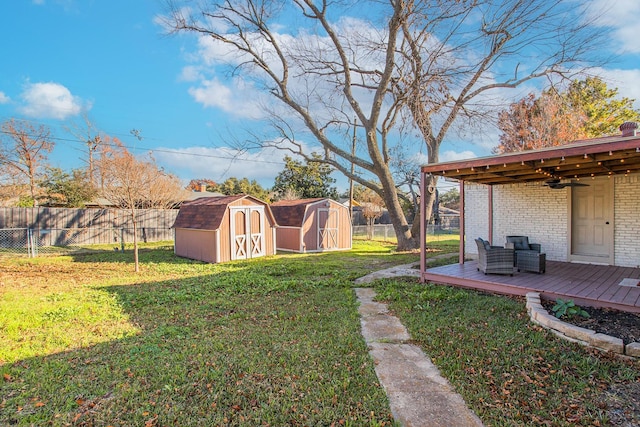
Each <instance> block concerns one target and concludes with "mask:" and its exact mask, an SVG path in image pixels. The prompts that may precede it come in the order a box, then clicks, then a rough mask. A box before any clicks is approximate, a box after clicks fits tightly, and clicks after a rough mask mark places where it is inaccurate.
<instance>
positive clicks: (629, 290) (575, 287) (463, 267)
mask: <svg viewBox="0 0 640 427" xmlns="http://www.w3.org/2000/svg"><path fill="white" fill-rule="evenodd" d="M546 269H547V271H546V273H544V274H536V273H528V272H518V271H516V270H515V269H514V274H513V276H509V275H498V274H487V275H485V274H484V273H482V272H479V271H478V270H477V262H475V261H468V262H466V263H464V264H451V265H445V266H442V267H434V268H429V269H427V270H426V271H425V272H423V273H422V278H423V279H424V281H429V282H435V283H443V284H448V285H455V286H460V287H465V288H472V289H478V290H485V291H489V292H495V293H500V294H506V295H526V294H527V293H528V292H539V293H540V295H541V296H542V297H543V298H546V299H550V300H555V299H557V298H563V299H570V300H573V301H574V302H575V303H576V304H579V305H586V306H590V307H609V308H614V309H617V310H621V311H627V312H632V313H640V286H637V284H636V286H621V285H620V282H621V281H622V280H623V279H637V281H638V282H640V268H630V267H614V266H603V265H593V264H575V263H567V262H556V261H547V263H546ZM627 282H633V280H631V281H627Z"/></svg>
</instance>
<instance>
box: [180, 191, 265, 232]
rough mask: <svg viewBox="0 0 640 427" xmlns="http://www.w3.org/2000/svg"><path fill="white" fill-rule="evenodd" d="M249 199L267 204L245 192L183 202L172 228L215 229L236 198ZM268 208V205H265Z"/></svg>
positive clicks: (218, 226)
mask: <svg viewBox="0 0 640 427" xmlns="http://www.w3.org/2000/svg"><path fill="white" fill-rule="evenodd" d="M241 199H251V200H252V201H254V202H256V203H257V204H261V205H265V206H266V205H267V204H266V203H265V202H263V201H261V200H259V199H256V198H255V197H252V196H248V195H246V194H238V195H235V196H219V197H201V198H199V199H195V200H190V201H188V202H184V203H183V204H182V206H181V207H180V211H179V212H178V216H177V217H176V220H175V222H174V223H173V228H195V229H199V230H217V229H218V228H220V225H221V224H222V219H223V218H224V214H225V213H226V211H227V207H228V206H229V205H230V204H231V203H233V202H236V201H238V200H241ZM267 208H268V206H267Z"/></svg>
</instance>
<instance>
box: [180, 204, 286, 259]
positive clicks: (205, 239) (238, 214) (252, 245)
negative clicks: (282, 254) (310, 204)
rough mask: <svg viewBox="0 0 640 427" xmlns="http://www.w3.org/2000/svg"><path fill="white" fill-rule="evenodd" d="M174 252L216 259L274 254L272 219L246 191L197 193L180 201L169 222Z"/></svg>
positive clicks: (274, 224) (189, 256)
mask: <svg viewBox="0 0 640 427" xmlns="http://www.w3.org/2000/svg"><path fill="white" fill-rule="evenodd" d="M173 228H174V232H175V243H174V252H175V254H176V255H178V256H181V257H185V258H191V259H196V260H199V261H205V262H211V263H219V262H226V261H231V260H238V259H249V258H256V257H261V256H265V255H274V254H275V252H276V244H275V240H276V221H275V219H274V217H273V214H272V212H271V209H270V208H269V205H268V204H267V203H265V202H263V201H261V200H259V199H257V198H255V197H252V196H248V195H244V194H241V195H236V196H219V197H201V198H198V199H195V200H191V201H187V202H185V203H183V204H182V206H181V207H180V211H179V212H178V216H177V217H176V221H175V223H174V225H173Z"/></svg>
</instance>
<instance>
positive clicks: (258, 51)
mask: <svg viewBox="0 0 640 427" xmlns="http://www.w3.org/2000/svg"><path fill="white" fill-rule="evenodd" d="M167 4H168V7H169V10H170V13H169V15H168V17H167V19H166V24H167V26H168V27H169V28H170V29H172V31H174V32H190V33H194V34H197V35H199V36H201V37H202V38H203V40H202V41H203V43H205V44H206V43H209V45H211V44H212V45H213V46H212V47H211V50H212V51H215V52H216V54H217V55H216V57H209V58H208V60H209V61H210V62H209V63H210V64H215V65H218V66H225V65H226V66H228V70H229V72H230V73H233V75H234V76H236V77H238V76H240V77H243V78H244V79H245V81H246V82H247V84H251V85H253V86H254V87H256V88H258V89H262V90H263V92H264V93H265V94H267V95H268V97H270V98H269V99H270V100H272V101H278V102H275V105H272V106H270V108H267V107H266V106H265V108H264V110H265V111H269V112H270V113H271V115H270V117H271V124H272V125H273V126H274V127H275V129H276V130H277V131H278V133H279V138H268V141H265V140H266V139H267V138H264V137H261V138H257V141H255V142H257V143H259V144H261V146H263V147H264V146H266V145H273V144H274V142H273V141H276V142H275V145H277V146H279V147H280V148H285V149H288V150H290V151H292V152H294V153H296V154H298V155H299V156H302V157H303V158H305V159H307V160H311V159H312V153H311V152H309V150H308V149H307V148H305V147H306V145H305V144H303V143H302V141H304V140H305V137H306V136H308V135H310V136H311V137H312V138H313V140H315V141H316V142H317V143H319V144H320V145H321V146H322V151H323V158H322V161H323V162H325V163H326V164H329V165H331V166H332V167H334V168H335V169H337V170H338V171H340V172H341V173H343V174H344V175H345V176H347V177H349V178H351V179H353V180H354V181H356V182H358V183H361V184H362V185H364V186H366V187H368V188H370V189H371V190H373V191H375V192H376V193H377V194H378V195H380V197H381V198H382V199H383V200H384V202H385V205H386V207H387V209H388V211H389V215H390V218H391V221H392V223H393V227H394V229H395V232H396V236H397V239H398V249H400V250H404V249H410V248H415V247H417V246H418V244H419V241H418V235H419V233H417V230H418V228H419V221H414V225H413V228H412V227H411V226H410V225H409V221H408V220H407V218H406V217H405V214H404V212H403V209H402V206H401V203H400V199H399V197H398V192H397V189H396V182H395V181H394V178H393V174H392V172H391V170H390V164H391V161H392V158H391V154H390V152H391V147H392V146H393V145H394V144H396V143H397V142H398V141H399V140H403V139H402V138H399V136H400V135H403V134H404V135H406V134H407V133H410V132H415V130H416V129H417V130H418V133H419V134H420V139H421V140H422V142H421V143H422V144H424V146H425V147H426V150H427V153H428V161H429V163H433V162H437V161H438V153H439V149H440V146H441V144H442V143H443V141H444V140H445V138H446V137H447V135H449V133H450V132H451V129H453V128H454V124H456V123H457V122H459V121H463V120H464V121H465V122H467V123H477V120H478V119H484V120H486V119H487V118H488V117H489V113H490V109H489V108H488V107H494V108H495V107H498V106H497V105H491V102H490V99H489V97H488V94H489V93H491V92H496V90H498V89H506V88H514V87H517V86H519V85H521V84H522V83H524V82H527V81H530V80H532V79H535V78H540V77H543V76H551V75H554V74H555V75H560V76H562V75H564V74H566V73H567V72H568V71H569V70H572V69H574V70H576V69H577V67H582V66H583V65H582V64H584V63H586V62H583V61H587V60H589V59H593V52H595V51H596V49H595V47H597V46H598V43H599V42H600V40H602V37H603V36H604V33H603V32H602V31H601V29H598V30H599V33H598V32H596V31H595V28H591V27H590V25H589V21H588V19H587V18H586V12H584V11H583V9H580V8H576V7H575V4H573V3H572V2H570V1H566V0H505V1H500V2H495V1H492V0H473V1H470V0H462V1H442V0H424V1H419V0H400V1H395V0H394V1H388V2H385V1H381V2H365V3H363V2H357V3H355V2H348V1H344V2H326V1H323V2H316V1H314V0H293V1H291V2H282V1H275V0H273V1H270V0H221V1H202V2H197V3H194V2H188V1H182V0H167ZM182 6H184V7H182ZM356 8H357V17H354V18H352V19H346V18H345V16H346V15H348V14H349V13H350V12H351V13H353V12H354V10H355V9H356ZM283 14H286V16H285V15H283ZM283 22H292V23H293V22H295V23H296V24H298V25H300V26H301V27H300V28H299V29H295V30H290V31H289V32H288V33H286V34H285V33H281V32H278V31H279V30H280V29H282V28H283V27H284V26H283V25H282V23H283ZM223 61H224V62H223ZM493 103H494V104H495V103H496V100H494V101H493ZM503 105H504V104H503ZM282 107H284V109H283V108H282ZM354 116H355V117H357V121H358V123H359V125H358V126H359V133H360V134H363V135H364V140H365V145H366V148H365V149H363V150H360V151H357V152H355V153H354V152H352V150H351V139H352V138H351V137H350V135H349V133H350V130H351V125H352V123H350V122H351V118H352V117H354ZM492 117H493V118H494V119H495V115H494V116H492ZM403 141H404V142H406V140H403ZM416 151H417V150H416ZM352 165H355V168H352ZM352 170H355V171H356V172H352ZM372 176H375V177H376V181H374V180H371V177H372ZM427 185H430V186H432V185H435V178H430V181H429V182H428V183H427ZM428 196H429V197H430V198H431V197H432V196H431V195H430V194H428ZM426 202H427V204H426V205H427V206H431V205H432V200H427V201H426ZM427 214H429V215H430V212H427Z"/></svg>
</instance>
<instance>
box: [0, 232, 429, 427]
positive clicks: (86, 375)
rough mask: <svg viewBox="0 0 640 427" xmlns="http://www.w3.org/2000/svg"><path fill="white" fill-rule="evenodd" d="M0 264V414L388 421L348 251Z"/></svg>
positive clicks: (389, 252) (154, 253)
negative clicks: (213, 260)
mask: <svg viewBox="0 0 640 427" xmlns="http://www.w3.org/2000/svg"><path fill="white" fill-rule="evenodd" d="M131 258H132V255H131V253H127V252H125V253H116V252H114V251H113V250H108V251H104V252H101V253H92V254H84V255H77V256H75V257H68V256H65V257H51V258H38V259H34V260H28V259H14V260H10V261H7V260H4V261H3V262H2V264H1V266H0V289H1V295H0V334H1V335H2V336H3V339H2V340H0V387H1V388H0V425H3V426H4V425H24V426H26V425H36V426H39V425H60V426H63V425H70V424H71V425H95V426H107V425H112V426H133V425H139V426H144V425H158V426H160V425H162V426H169V425H180V426H189V425H192V426H203V425H206V426H213V425H273V426H276V425H332V424H335V425H373V426H377V425H392V423H393V420H392V417H391V415H390V410H389V407H388V403H387V400H386V396H385V394H384V391H383V389H382V388H381V387H380V385H379V384H378V381H377V378H376V376H375V372H374V369H373V365H372V362H371V360H370V359H369V356H368V353H367V348H366V345H365V343H364V341H363V340H362V337H361V335H360V322H359V317H358V313H357V306H356V300H355V297H354V294H353V291H352V289H351V287H352V283H353V279H355V278H357V277H360V276H362V275H364V274H366V273H368V272H369V271H371V270H372V269H380V268H385V267H388V266H391V265H394V264H401V263H405V262H411V261H415V260H416V259H417V255H416V254H397V253H394V252H393V247H392V246H390V245H386V244H380V243H366V242H360V243H358V244H356V245H355V247H354V249H353V250H352V251H350V252H348V253H337V252H334V253H327V254H316V255H279V256H276V257H269V258H262V259H257V260H253V261H246V262H231V263H227V264H219V265H212V264H204V263H200V262H195V261H191V260H186V259H182V258H178V257H175V256H174V255H173V251H172V249H171V248H170V247H164V248H163V247H159V248H154V249H148V250H142V251H141V263H142V267H141V269H142V271H141V273H139V274H135V273H133V266H132V263H131Z"/></svg>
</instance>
